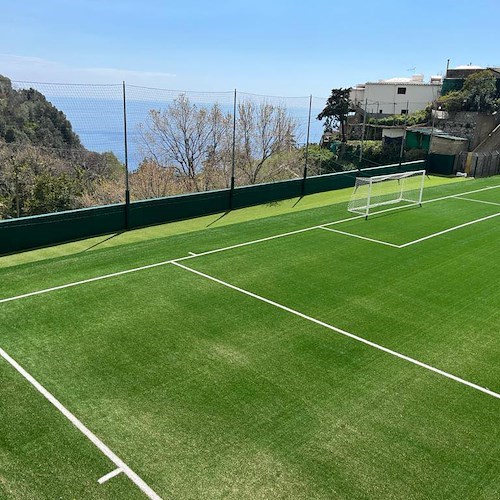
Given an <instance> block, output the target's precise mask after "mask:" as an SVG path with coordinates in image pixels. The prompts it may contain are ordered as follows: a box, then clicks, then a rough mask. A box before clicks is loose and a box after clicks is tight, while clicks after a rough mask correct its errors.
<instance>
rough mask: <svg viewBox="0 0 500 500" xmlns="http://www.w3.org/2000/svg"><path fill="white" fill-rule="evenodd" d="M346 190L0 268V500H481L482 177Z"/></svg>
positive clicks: (487, 380)
mask: <svg viewBox="0 0 500 500" xmlns="http://www.w3.org/2000/svg"><path fill="white" fill-rule="evenodd" d="M349 194H350V190H348V191H339V192H332V193H324V194H321V195H314V196H315V197H316V198H315V197H314V196H313V197H310V198H309V197H306V198H304V199H302V200H296V201H295V202H294V204H293V206H292V204H290V207H291V208H290V209H289V210H288V209H287V210H282V212H281V213H280V208H279V205H278V206H270V207H267V209H268V211H269V214H270V215H273V216H270V217H264V216H263V213H264V214H265V210H266V207H259V208H255V209H245V210H246V211H245V210H242V211H238V212H239V215H238V214H236V215H235V217H240V218H239V219H235V221H234V222H233V223H230V222H228V220H229V221H231V217H232V215H231V214H229V215H225V216H223V215H218V216H212V217H208V218H205V219H200V220H202V221H204V222H203V226H208V227H206V228H204V229H201V227H199V226H200V223H199V222H195V221H187V222H185V223H176V224H174V225H168V226H164V227H158V228H148V229H145V230H141V231H142V233H141V231H138V232H134V233H127V235H122V236H123V240H120V237H121V236H117V237H115V238H106V239H105V238H101V239H100V240H99V241H98V242H96V243H95V240H92V241H90V242H87V243H85V242H79V243H78V244H74V245H79V246H78V248H79V251H78V252H76V251H68V252H67V254H66V255H65V254H64V252H61V253H60V254H51V253H50V252H51V250H50V249H49V250H41V251H37V252H33V253H31V255H32V256H33V257H29V258H23V257H19V256H10V257H4V258H1V259H0V355H1V358H0V382H1V383H0V497H1V498H3V497H6V498H16V499H25V498H30V499H31V498H33V499H34V498H36V499H41V498H47V499H49V498H50V499H52V498H117V499H118V498H119V499H125V498H126V499H128V498H144V497H145V495H147V496H149V497H150V498H175V499H180V498H182V499H184V498H192V499H198V498H234V499H246V498H248V499H259V498H262V499H264V498H297V499H299V498H300V499H316V498H318V499H320V498H325V499H326V498H329V499H330V498H349V499H352V498H354V499H367V498H405V499H429V498H435V499H444V498H454V499H457V498H463V499H470V498H474V499H494V498H495V499H496V498H499V497H500V308H499V304H500V259H499V257H500V254H499V251H500V178H499V177H493V178H489V179H478V180H462V181H449V180H445V179H439V178H431V179H426V188H425V191H424V202H423V204H422V206H421V207H408V208H401V207H397V209H395V210H389V211H385V212H383V213H380V214H378V215H377V214H376V215H372V216H370V218H369V219H368V220H365V218H364V216H362V215H361V216H353V214H350V213H349V212H347V199H348V196H349ZM308 199H309V200H311V199H314V200H319V201H318V202H314V203H313V202H311V201H308ZM325 200H326V201H325ZM308 203H309V205H308ZM256 213H258V214H259V215H258V217H254V218H252V217H253V216H252V214H256ZM245 214H247V215H245ZM248 214H250V215H248ZM245 217H246V218H247V219H246V220H245ZM196 224H199V225H198V226H196ZM169 227H170V228H173V227H175V228H176V229H175V230H171V229H168V228H169ZM183 227H184V228H185V229H183ZM127 238H128V239H127ZM85 245H86V247H85ZM67 248H77V247H76V246H73V247H71V245H70V246H68V247H67ZM85 250H87V251H85ZM27 255H28V254H27ZM23 259H24V260H23Z"/></svg>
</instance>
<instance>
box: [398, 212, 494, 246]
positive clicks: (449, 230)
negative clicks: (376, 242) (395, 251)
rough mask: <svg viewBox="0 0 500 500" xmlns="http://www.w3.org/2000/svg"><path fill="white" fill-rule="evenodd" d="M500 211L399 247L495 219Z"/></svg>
mask: <svg viewBox="0 0 500 500" xmlns="http://www.w3.org/2000/svg"><path fill="white" fill-rule="evenodd" d="M499 215H500V212H498V213H496V214H492V215H487V216H486V217H481V218H480V219H475V220H471V221H469V222H465V223H464V224H460V225H458V226H454V227H450V228H448V229H444V230H443V231H438V232H437V233H433V234H429V235H427V236H424V237H423V238H419V239H418V240H413V241H409V242H408V243H404V244H403V245H399V248H405V247H409V246H410V245H415V244H416V243H420V242H422V241H425V240H429V239H431V238H435V237H436V236H441V235H442V234H446V233H450V232H451V231H456V230H457V229H461V228H463V227H467V226H471V225H472V224H477V223H478V222H483V221H485V220H488V219H493V218H494V217H498V216H499Z"/></svg>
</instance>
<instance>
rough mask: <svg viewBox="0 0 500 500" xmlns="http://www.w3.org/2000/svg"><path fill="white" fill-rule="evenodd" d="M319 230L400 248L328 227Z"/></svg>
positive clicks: (397, 246) (320, 227)
mask: <svg viewBox="0 0 500 500" xmlns="http://www.w3.org/2000/svg"><path fill="white" fill-rule="evenodd" d="M319 229H325V230H326V231H331V232H332V233H339V234H344V235H345V236H352V237H353V238H359V239H360V240H366V241H372V242H373V243H379V244H380V245H386V246H388V247H393V248H400V247H399V245H395V244H394V243H389V242H387V241H382V240H374V239H373V238H367V237H366V236H360V235H359V234H353V233H347V232H346V231H339V230H338V229H330V228H329V227H324V226H319Z"/></svg>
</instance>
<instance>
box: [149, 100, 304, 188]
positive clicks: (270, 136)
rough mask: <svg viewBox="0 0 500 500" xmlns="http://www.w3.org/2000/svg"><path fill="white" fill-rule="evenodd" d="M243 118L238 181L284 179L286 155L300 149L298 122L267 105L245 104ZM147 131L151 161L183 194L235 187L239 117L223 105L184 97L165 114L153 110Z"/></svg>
mask: <svg viewBox="0 0 500 500" xmlns="http://www.w3.org/2000/svg"><path fill="white" fill-rule="evenodd" d="M237 113H238V114H237V117H236V137H235V168H236V176H237V177H239V178H242V179H243V182H245V183H247V184H255V183H257V182H262V181H263V180H266V179H275V178H278V177H279V176H280V172H283V171H285V170H286V168H287V161H286V159H285V157H286V155H284V154H283V153H285V152H287V151H288V152H289V151H291V150H292V149H294V148H295V135H296V130H297V124H296V121H295V119H293V118H292V117H291V116H290V115H289V113H288V111H287V110H286V108H285V107H283V106H275V105H272V104H270V103H265V102H264V103H260V104H256V103H255V102H252V101H244V102H241V103H240V104H239V105H238V109H237ZM141 130H142V139H143V153H144V156H145V161H146V162H148V163H154V164H156V165H157V166H158V167H160V168H164V169H172V170H173V172H174V174H175V175H174V177H173V182H177V183H181V184H183V189H182V191H183V192H186V191H187V192H189V191H202V190H208V189H217V188H223V187H229V186H230V181H231V166H232V150H233V115H232V114H231V113H224V112H223V111H222V109H221V108H220V106H219V105H218V104H214V105H213V106H211V107H210V108H206V107H198V106H197V105H195V104H191V102H190V101H189V99H188V98H187V97H186V96H184V95H181V96H179V97H178V98H177V99H175V100H174V102H173V103H172V104H171V105H170V106H168V107H167V108H166V109H165V110H163V111H162V110H151V111H150V114H149V120H148V122H147V123H146V124H143V125H142V127H141ZM278 156H279V158H278ZM271 157H274V160H273V161H271Z"/></svg>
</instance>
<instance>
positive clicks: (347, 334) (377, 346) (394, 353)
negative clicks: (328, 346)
mask: <svg viewBox="0 0 500 500" xmlns="http://www.w3.org/2000/svg"><path fill="white" fill-rule="evenodd" d="M172 264H173V265H175V266H177V267H180V268H182V269H185V270H186V271H189V272H191V273H194V274H197V275H198V276H201V277H203V278H206V279H208V280H211V281H214V282H215V283H218V284H219V285H223V286H225V287H227V288H231V289H232V290H235V291H237V292H240V293H242V294H244V295H248V296H249V297H253V298H254V299H257V300H260V301H261V302H265V303H266V304H269V305H271V306H274V307H277V308H278V309H282V310H283V311H286V312H289V313H291V314H294V315H295V316H299V317H300V318H303V319H306V320H308V321H310V322H311V323H316V324H317V325H320V326H322V327H324V328H327V329H328V330H331V331H333V332H336V333H339V334H341V335H344V336H345V337H349V338H351V339H353V340H356V341H358V342H361V343H362V344H365V345H368V346H370V347H373V348H375V349H378V350H379V351H383V352H385V353H387V354H390V355H392V356H395V357H396V358H399V359H402V360H404V361H407V362H409V363H412V364H413V365H416V366H419V367H421V368H425V369H426V370H429V371H431V372H434V373H437V374H438V375H441V376H443V377H446V378H448V379H450V380H453V381H455V382H458V383H459V384H462V385H466V386H468V387H470V388H472V389H475V390H477V391H480V392H482V393H484V394H487V395H488V396H492V397H494V398H496V399H500V394H499V393H497V392H494V391H492V390H490V389H488V388H486V387H482V386H480V385H477V384H474V383H473V382H469V381H468V380H465V379H463V378H460V377H457V376H456V375H453V374H451V373H448V372H445V371H443V370H440V369H439V368H435V367H434V366H431V365H428V364H427V363H423V362H422V361H419V360H418V359H414V358H411V357H410V356H406V355H405V354H401V353H399V352H397V351H393V350H392V349H389V348H387V347H384V346H382V345H380V344H376V343H375V342H372V341H370V340H367V339H365V338H363V337H359V336H358V335H354V334H353V333H350V332H348V331H346V330H342V329H341V328H337V327H336V326H333V325H330V324H328V323H325V322H324V321H321V320H319V319H316V318H313V317H312V316H308V315H307V314H304V313H301V312H300V311H297V310H295V309H291V308H290V307H287V306H284V305H282V304H279V303H278V302H274V301H273V300H269V299H266V298H265V297H262V296H261V295H257V294H256V293H252V292H249V291H248V290H245V289H244V288H240V287H238V286H235V285H231V283H228V282H226V281H222V280H220V279H218V278H215V277H214V276H210V275H209V274H205V273H202V272H201V271H197V270H196V269H193V268H191V267H187V266H185V265H183V264H180V263H178V262H172Z"/></svg>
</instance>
